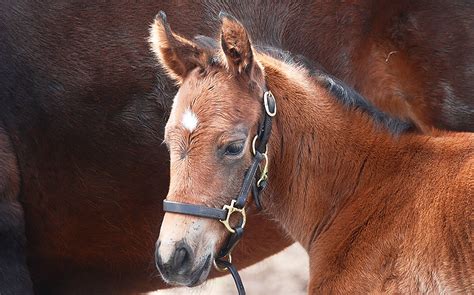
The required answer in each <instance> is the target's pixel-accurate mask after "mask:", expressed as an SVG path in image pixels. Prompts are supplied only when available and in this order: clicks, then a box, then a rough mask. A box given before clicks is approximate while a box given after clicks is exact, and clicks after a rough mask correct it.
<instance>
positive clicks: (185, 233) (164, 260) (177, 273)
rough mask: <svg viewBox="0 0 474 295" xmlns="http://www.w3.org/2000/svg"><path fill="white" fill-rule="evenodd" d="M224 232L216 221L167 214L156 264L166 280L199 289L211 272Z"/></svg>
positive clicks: (159, 240) (157, 248) (162, 228)
mask: <svg viewBox="0 0 474 295" xmlns="http://www.w3.org/2000/svg"><path fill="white" fill-rule="evenodd" d="M217 232H220V231H219V230H217V229H216V226H215V224H214V222H212V221H210V220H206V219H202V218H197V217H192V216H184V215H178V214H173V213H166V214H165V217H164V219H163V223H162V225H161V231H160V237H159V239H158V241H157V244H156V253H155V263H156V266H157V268H158V270H159V271H160V274H161V277H162V278H163V280H164V281H165V282H166V283H168V284H172V285H179V286H188V287H191V286H196V285H199V284H201V283H203V282H204V281H205V280H206V279H207V277H208V275H209V272H210V270H211V267H212V262H213V261H214V256H215V254H214V253H216V251H217V246H218V244H219V236H218V235H217V234H214V233H217Z"/></svg>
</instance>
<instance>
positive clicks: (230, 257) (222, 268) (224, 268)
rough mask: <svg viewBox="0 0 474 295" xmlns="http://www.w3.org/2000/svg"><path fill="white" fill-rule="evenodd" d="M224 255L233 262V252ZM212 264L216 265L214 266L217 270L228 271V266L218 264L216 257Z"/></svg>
mask: <svg viewBox="0 0 474 295" xmlns="http://www.w3.org/2000/svg"><path fill="white" fill-rule="evenodd" d="M224 257H227V261H228V262H229V263H232V254H231V253H229V254H227V255H226V256H224ZM224 257H222V258H224ZM212 264H213V265H214V268H215V269H216V270H217V271H219V272H226V271H227V267H220V266H219V265H217V263H216V260H215V259H214V261H213V262H212Z"/></svg>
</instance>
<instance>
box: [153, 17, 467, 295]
mask: <svg viewBox="0 0 474 295" xmlns="http://www.w3.org/2000/svg"><path fill="white" fill-rule="evenodd" d="M222 26H223V28H222V32H224V33H223V35H222V36H221V38H222V39H221V40H222V41H221V42H222V43H223V44H224V45H223V46H222V47H223V48H224V49H225V48H227V46H226V44H225V43H226V41H227V40H228V38H227V36H226V33H225V32H228V33H229V34H230V35H231V36H234V35H235V34H234V32H241V31H245V29H244V28H243V26H242V28H240V29H236V27H238V26H241V25H240V23H238V22H237V21H235V20H231V23H229V19H226V18H225V19H224V21H223V24H222ZM239 37H240V38H243V39H242V40H238V41H237V42H235V43H236V44H247V42H249V40H248V38H247V36H246V34H239ZM156 42H158V44H159V42H160V40H156ZM248 48H250V50H251V46H249V47H248ZM237 49H238V48H237ZM224 52H225V51H224ZM225 54H226V55H232V54H231V53H230V52H225ZM229 58H232V56H231V57H229ZM229 58H228V59H229ZM228 59H227V60H228ZM256 59H257V60H259V62H260V63H261V65H262V67H261V68H260V66H259V65H257V64H255V65H251V66H256V67H257V68H259V69H260V71H261V72H262V73H265V80H266V83H267V86H268V88H269V89H270V90H271V91H272V92H273V94H274V95H275V97H276V100H277V105H278V114H277V116H276V118H275V123H274V131H273V134H272V136H271V138H270V142H269V157H270V176H269V183H270V185H269V187H268V189H267V190H266V191H265V193H264V196H263V203H264V207H265V209H266V210H267V212H269V213H270V214H271V215H272V216H274V217H275V218H276V219H277V220H278V221H279V222H280V223H281V225H282V226H283V227H284V228H285V229H286V230H287V232H288V233H289V234H290V235H291V236H292V237H293V238H294V239H295V240H297V241H298V242H300V243H301V244H302V245H303V246H304V247H305V249H306V250H307V251H308V253H309V256H310V267H311V270H310V285H309V290H308V291H309V293H311V294H319V293H323V294H326V293H336V294H340V293H342V294H347V293H351V294H361V293H364V294H365V293H382V292H387V293H403V294H413V293H445V292H446V293H471V292H474V287H473V286H474V285H473V283H474V281H473V278H474V252H473V248H472V243H473V240H472V237H473V235H472V234H473V233H472V228H473V227H472V225H473V224H472V222H473V220H472V217H473V205H474V204H473V198H472V196H473V195H474V135H473V134H467V133H466V134H462V133H458V134H456V133H443V134H440V137H428V136H423V135H413V134H402V135H399V137H394V136H393V135H391V134H389V132H388V130H384V128H380V126H379V127H377V126H376V123H375V122H374V121H373V120H372V118H371V117H369V115H367V114H365V113H363V112H362V111H357V110H348V109H347V108H346V107H345V106H343V105H342V104H341V103H339V102H338V101H337V99H335V98H334V97H332V94H331V93H330V92H328V91H327V89H326V88H325V87H323V85H321V84H320V82H319V81H318V80H317V79H312V78H311V77H310V75H309V73H308V72H307V71H306V70H305V69H303V68H302V67H298V66H297V65H292V64H287V63H285V62H283V61H280V60H277V59H274V58H272V57H270V56H267V55H265V54H258V55H257V57H256ZM160 61H161V62H162V63H163V64H165V65H166V64H167V63H168V60H167V59H166V56H165V57H164V59H161V60H160ZM252 83H256V84H258V85H260V87H257V88H255V87H250V86H249V85H252ZM262 88H263V85H262V81H261V80H260V81H255V80H252V78H251V77H248V76H243V75H242V74H241V73H239V72H235V71H229V70H228V69H227V67H225V65H222V64H220V65H215V64H209V65H207V66H206V68H201V69H200V68H196V69H194V70H191V71H190V72H189V73H187V74H186V79H184V82H183V85H182V86H181V88H180V89H179V91H178V94H177V96H176V99H175V103H174V106H173V110H172V113H171V117H170V121H169V122H168V124H167V132H166V141H167V143H168V144H169V146H170V148H171V167H172V168H171V175H170V176H171V184H170V193H169V194H168V197H167V198H168V199H170V200H178V201H181V202H185V203H204V204H208V205H209V204H211V205H215V206H219V205H222V204H225V203H228V202H229V200H230V198H231V196H235V195H236V192H237V191H238V189H239V187H240V183H241V180H242V178H243V172H244V171H245V167H248V165H249V162H250V157H251V153H250V150H249V142H250V141H251V139H252V137H253V135H254V134H255V128H256V126H257V125H258V122H259V120H260V117H261V103H262V102H261V96H262V91H261V89H262ZM183 108H190V109H192V110H193V112H195V113H196V114H198V117H199V118H200V123H199V126H198V129H196V130H195V131H194V132H193V133H192V134H191V136H190V135H189V134H188V133H186V132H185V131H184V130H183V129H181V128H179V120H176V118H179V114H180V113H181V111H182V110H183ZM241 126H244V130H246V131H245V134H246V139H245V140H246V149H245V152H244V153H243V154H242V155H241V156H240V157H239V158H229V159H227V158H225V157H224V158H221V157H219V156H216V153H215V150H216V148H219V147H220V146H222V145H225V143H221V142H220V141H219V140H218V139H219V138H220V137H219V135H221V134H227V133H229V134H231V133H233V132H235V130H238V129H241V128H242V127H241ZM186 139H190V140H186ZM183 142H184V143H183ZM183 152H184V153H183ZM178 167H180V168H178ZM183 175H186V177H185V178H184V179H186V180H187V181H186V182H183V181H182V179H183ZM214 175H218V176H219V177H217V178H216V177H215V176H214ZM211 179H212V181H211V182H210V180H211ZM202 196H205V197H206V198H205V199H203V198H202ZM183 218H187V217H183V216H174V221H175V224H176V223H178V222H179V220H180V219H183ZM210 222H215V221H210ZM248 226H249V227H253V226H256V227H258V226H259V225H258V224H249V225H248ZM168 230H171V229H170V228H169V227H167V226H164V227H162V229H161V235H163V234H164V233H166V231H168ZM220 232H221V236H222V237H225V235H226V231H225V230H224V229H223V227H221V229H220ZM210 234H211V233H208V234H207V235H210ZM204 235H206V234H204ZM198 238H200V237H197V238H196V237H194V239H198ZM221 240H222V239H221ZM193 242H195V240H193V239H190V240H189V243H191V244H192V243H193ZM217 249H218V245H215V247H214V248H213V251H217Z"/></svg>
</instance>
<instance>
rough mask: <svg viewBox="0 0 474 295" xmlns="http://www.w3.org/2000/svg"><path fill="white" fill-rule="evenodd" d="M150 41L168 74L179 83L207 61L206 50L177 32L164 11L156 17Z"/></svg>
mask: <svg viewBox="0 0 474 295" xmlns="http://www.w3.org/2000/svg"><path fill="white" fill-rule="evenodd" d="M149 42H150V43H151V49H152V51H153V52H154V53H155V55H156V57H157V58H158V60H159V62H160V63H161V64H162V65H163V67H164V68H165V70H166V71H167V72H168V75H169V76H170V77H171V78H173V79H175V80H176V81H178V83H181V82H183V80H184V78H185V77H186V75H187V74H188V73H189V72H190V71H191V70H193V69H194V68H196V67H198V66H203V65H204V63H205V60H206V54H205V52H204V51H203V50H202V49H201V48H199V47H198V46H197V45H196V44H195V43H193V42H191V41H189V40H187V39H186V38H184V37H181V36H179V35H178V34H175V33H174V32H173V31H172V30H171V27H170V25H169V24H168V22H167V20H166V14H165V13H164V12H163V11H160V12H159V13H158V14H157V15H156V17H155V21H154V23H153V25H152V26H151V29H150V38H149Z"/></svg>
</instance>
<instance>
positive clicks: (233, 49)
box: [219, 12, 255, 74]
mask: <svg viewBox="0 0 474 295" xmlns="http://www.w3.org/2000/svg"><path fill="white" fill-rule="evenodd" d="M219 18H220V19H221V22H222V28H221V46H222V50H223V51H224V54H225V57H226V60H227V66H228V67H229V69H230V70H231V71H233V72H234V73H235V74H242V73H247V74H250V73H251V72H252V70H253V69H254V66H255V63H254V57H253V51H252V45H251V43H250V39H249V36H248V34H247V30H246V29H245V28H244V26H243V25H242V24H241V23H240V22H239V21H238V20H236V19H235V18H234V17H233V16H231V15H229V14H227V13H225V12H221V13H220V14H219Z"/></svg>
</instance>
